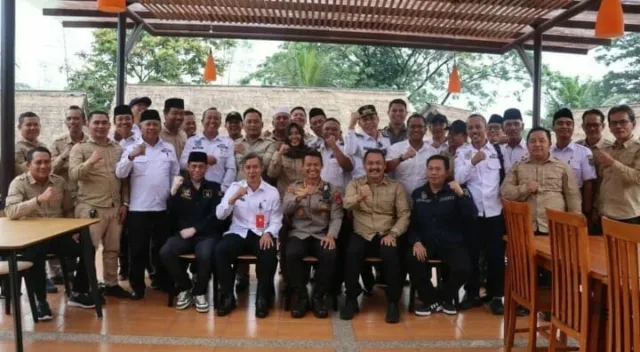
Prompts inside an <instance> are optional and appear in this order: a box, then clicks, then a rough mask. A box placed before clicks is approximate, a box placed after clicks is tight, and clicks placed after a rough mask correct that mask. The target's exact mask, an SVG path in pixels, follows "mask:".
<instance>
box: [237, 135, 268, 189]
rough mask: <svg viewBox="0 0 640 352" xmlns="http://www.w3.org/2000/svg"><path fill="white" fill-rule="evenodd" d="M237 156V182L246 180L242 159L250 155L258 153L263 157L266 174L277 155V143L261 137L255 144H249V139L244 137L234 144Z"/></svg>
mask: <svg viewBox="0 0 640 352" xmlns="http://www.w3.org/2000/svg"><path fill="white" fill-rule="evenodd" d="M234 148H235V156H236V169H237V170H238V172H237V174H236V181H240V180H244V179H245V177H244V170H242V158H243V157H244V156H245V155H247V154H249V153H256V154H258V155H260V156H261V157H262V163H263V165H264V171H265V173H266V171H267V168H268V167H269V164H270V163H271V157H272V156H273V153H275V151H276V150H277V149H276V143H274V142H273V140H271V139H268V138H263V137H260V138H258V139H256V140H255V141H253V142H249V141H248V140H247V137H242V138H241V139H238V140H236V141H235V142H234Z"/></svg>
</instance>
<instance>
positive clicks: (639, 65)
mask: <svg viewBox="0 0 640 352" xmlns="http://www.w3.org/2000/svg"><path fill="white" fill-rule="evenodd" d="M596 60H597V61H598V62H599V63H602V64H604V65H606V66H607V67H608V68H609V69H610V71H609V72H607V73H606V74H605V75H604V77H603V78H602V86H601V88H600V89H602V91H604V92H607V95H609V96H612V97H617V98H618V101H617V103H624V102H626V103H636V102H639V101H640V34H638V33H629V34H627V35H625V36H623V37H622V38H619V39H617V40H615V41H614V42H613V44H612V45H611V46H608V47H605V46H603V47H601V48H599V49H598V50H597V51H596Z"/></svg>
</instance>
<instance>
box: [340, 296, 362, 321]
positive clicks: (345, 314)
mask: <svg viewBox="0 0 640 352" xmlns="http://www.w3.org/2000/svg"><path fill="white" fill-rule="evenodd" d="M359 311H360V308H358V300H357V299H355V298H349V297H347V299H346V301H345V302H344V305H343V306H342V309H340V319H342V320H351V319H353V316H354V315H356V313H358V312H359Z"/></svg>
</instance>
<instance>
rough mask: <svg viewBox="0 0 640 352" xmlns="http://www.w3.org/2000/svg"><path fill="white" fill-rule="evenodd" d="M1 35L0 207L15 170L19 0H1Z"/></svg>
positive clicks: (2, 204) (2, 206)
mask: <svg viewBox="0 0 640 352" xmlns="http://www.w3.org/2000/svg"><path fill="white" fill-rule="evenodd" d="M1 2H2V20H1V21H2V28H1V29H0V30H1V31H2V38H1V40H0V42H2V43H1V44H0V50H1V53H2V55H0V56H1V59H0V72H2V80H1V81H0V92H1V93H0V94H2V97H1V98H0V99H1V100H2V107H1V108H0V109H1V110H0V150H1V151H0V153H1V154H0V164H1V165H2V167H0V169H1V171H0V186H1V187H2V188H0V209H4V199H5V197H6V196H7V191H8V190H9V184H10V183H11V180H12V179H13V175H14V172H15V170H14V169H15V156H14V150H15V128H16V123H15V115H16V111H15V110H16V107H15V98H16V96H15V93H16V90H15V76H16V71H15V69H16V1H15V0H2V1H1Z"/></svg>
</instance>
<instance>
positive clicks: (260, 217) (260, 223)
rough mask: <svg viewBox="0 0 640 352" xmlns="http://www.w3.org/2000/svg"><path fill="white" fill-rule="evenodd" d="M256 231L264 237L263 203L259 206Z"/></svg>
mask: <svg viewBox="0 0 640 352" xmlns="http://www.w3.org/2000/svg"><path fill="white" fill-rule="evenodd" d="M256 229H257V230H258V232H259V233H260V236H262V234H263V232H264V211H263V210H262V202H260V204H259V205H258V212H257V213H256Z"/></svg>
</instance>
